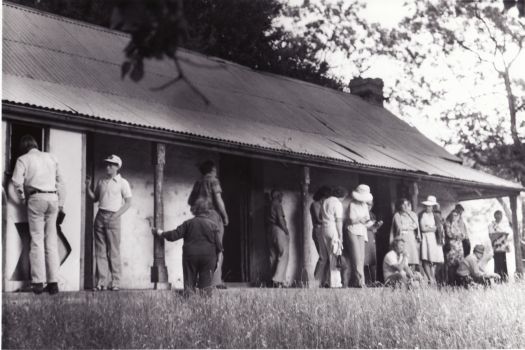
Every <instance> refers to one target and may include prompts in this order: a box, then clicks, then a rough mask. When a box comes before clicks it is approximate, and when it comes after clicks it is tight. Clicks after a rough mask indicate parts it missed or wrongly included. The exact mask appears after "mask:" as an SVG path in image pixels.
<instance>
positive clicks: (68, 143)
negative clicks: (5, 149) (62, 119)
mask: <svg viewBox="0 0 525 350" xmlns="http://www.w3.org/2000/svg"><path fill="white" fill-rule="evenodd" d="M83 142H84V136H83V134H81V133H78V132H71V131H64V130H57V129H51V130H50V132H49V148H50V149H49V151H50V152H51V153H52V154H53V155H55V157H56V158H57V160H58V163H59V165H60V170H61V172H62V176H63V178H64V182H65V187H66V191H67V193H66V201H65V203H64V211H65V213H66V217H65V219H64V222H63V224H62V225H61V227H62V232H63V233H64V236H65V237H66V239H67V240H68V242H69V244H70V245H71V253H70V255H69V256H68V258H67V259H66V260H65V261H64V263H63V264H62V265H61V266H60V275H59V288H60V290H79V289H80V279H81V278H83V276H80V257H81V255H83V253H84V252H82V251H81V247H82V246H83V245H82V244H81V240H82V239H83V236H82V221H83V219H82V216H83V215H84V214H83V213H82V202H83V201H84V194H83V187H84V186H83V185H84V183H83V180H82V179H83V176H82V170H83V163H84V159H83V157H82V154H83V152H82V149H83Z"/></svg>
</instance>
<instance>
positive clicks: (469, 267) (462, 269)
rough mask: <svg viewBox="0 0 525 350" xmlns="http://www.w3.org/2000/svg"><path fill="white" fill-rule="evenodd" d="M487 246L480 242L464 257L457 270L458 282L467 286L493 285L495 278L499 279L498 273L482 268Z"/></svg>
mask: <svg viewBox="0 0 525 350" xmlns="http://www.w3.org/2000/svg"><path fill="white" fill-rule="evenodd" d="M484 253H485V247H484V246H483V245H482V244H478V245H476V246H475V247H474V250H473V251H472V254H469V256H467V257H466V258H464V259H463V260H462V261H461V262H460V263H459V266H458V269H457V271H456V283H457V284H458V285H460V286H463V287H465V288H467V287H468V286H469V285H473V284H482V285H485V286H489V285H491V283H492V281H493V280H499V279H500V276H499V275H498V274H497V273H490V272H484V271H483V269H482V268H481V262H482V260H483V254H484Z"/></svg>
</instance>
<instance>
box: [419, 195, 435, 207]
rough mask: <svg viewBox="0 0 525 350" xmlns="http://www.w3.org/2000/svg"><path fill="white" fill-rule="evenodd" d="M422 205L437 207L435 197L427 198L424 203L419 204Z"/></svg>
mask: <svg viewBox="0 0 525 350" xmlns="http://www.w3.org/2000/svg"><path fill="white" fill-rule="evenodd" d="M421 204H423V205H428V206H434V205H439V203H438V201H437V199H436V197H435V196H428V197H427V200H426V201H423V202H421Z"/></svg>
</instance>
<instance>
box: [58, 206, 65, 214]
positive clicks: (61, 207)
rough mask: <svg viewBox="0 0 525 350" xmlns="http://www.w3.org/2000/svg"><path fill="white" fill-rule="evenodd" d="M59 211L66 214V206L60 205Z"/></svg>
mask: <svg viewBox="0 0 525 350" xmlns="http://www.w3.org/2000/svg"><path fill="white" fill-rule="evenodd" d="M58 211H60V212H62V213H63V212H64V206H63V205H59V206H58Z"/></svg>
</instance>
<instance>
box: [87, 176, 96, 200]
mask: <svg viewBox="0 0 525 350" xmlns="http://www.w3.org/2000/svg"><path fill="white" fill-rule="evenodd" d="M92 183H93V180H92V178H91V176H89V175H88V176H86V193H87V195H88V197H89V198H90V199H91V200H92V201H93V202H98V195H97V194H98V184H97V188H96V189H95V192H93V190H92V189H91V186H92Z"/></svg>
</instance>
